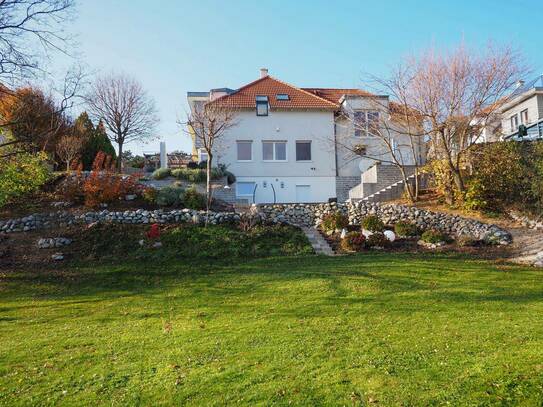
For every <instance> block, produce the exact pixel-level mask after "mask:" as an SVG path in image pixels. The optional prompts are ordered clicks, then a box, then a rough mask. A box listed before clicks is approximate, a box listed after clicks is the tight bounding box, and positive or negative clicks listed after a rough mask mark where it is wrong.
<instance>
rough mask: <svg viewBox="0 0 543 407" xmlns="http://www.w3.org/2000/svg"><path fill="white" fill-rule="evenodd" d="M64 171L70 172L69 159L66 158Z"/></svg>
mask: <svg viewBox="0 0 543 407" xmlns="http://www.w3.org/2000/svg"><path fill="white" fill-rule="evenodd" d="M66 172H70V160H66Z"/></svg>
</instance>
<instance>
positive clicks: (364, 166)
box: [358, 159, 369, 172]
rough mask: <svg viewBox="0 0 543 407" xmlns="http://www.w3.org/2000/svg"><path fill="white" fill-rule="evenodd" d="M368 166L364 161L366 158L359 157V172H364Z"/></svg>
mask: <svg viewBox="0 0 543 407" xmlns="http://www.w3.org/2000/svg"><path fill="white" fill-rule="evenodd" d="M368 168H369V165H368V164H367V163H366V160H364V159H360V161H358V169H359V170H360V172H366V170H367V169H368Z"/></svg>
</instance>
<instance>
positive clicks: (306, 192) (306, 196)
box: [296, 185, 311, 203]
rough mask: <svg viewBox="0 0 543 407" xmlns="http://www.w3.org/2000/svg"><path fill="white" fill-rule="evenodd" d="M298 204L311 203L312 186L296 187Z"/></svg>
mask: <svg viewBox="0 0 543 407" xmlns="http://www.w3.org/2000/svg"><path fill="white" fill-rule="evenodd" d="M296 202H305V203H307V202H311V186H310V185H296Z"/></svg>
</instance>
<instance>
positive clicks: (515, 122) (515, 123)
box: [509, 115, 518, 131]
mask: <svg viewBox="0 0 543 407" xmlns="http://www.w3.org/2000/svg"><path fill="white" fill-rule="evenodd" d="M509 120H511V131H517V129H518V116H517V115H514V116H511V119H509Z"/></svg>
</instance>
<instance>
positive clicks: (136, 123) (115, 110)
mask: <svg viewBox="0 0 543 407" xmlns="http://www.w3.org/2000/svg"><path fill="white" fill-rule="evenodd" d="M86 99H87V104H88V106H89V113H90V115H91V116H92V117H93V118H94V119H95V120H97V121H98V120H102V121H103V122H104V124H105V126H106V129H107V130H108V137H109V139H110V140H111V141H112V142H114V143H116V144H117V148H118V151H117V170H118V171H121V166H122V156H123V146H124V145H125V144H126V143H129V142H133V141H138V142H146V141H149V140H150V139H152V138H153V134H154V131H155V127H156V125H157V123H158V117H157V111H156V108H155V103H154V101H153V99H151V98H150V97H149V96H148V95H147V92H146V91H145V90H144V89H143V86H142V85H141V84H140V83H139V82H138V81H137V80H136V79H133V78H131V77H129V76H127V75H125V74H109V75H105V76H101V77H98V78H97V79H96V80H95V81H94V83H93V85H92V86H91V90H90V92H89V94H88V95H87V97H86Z"/></svg>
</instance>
